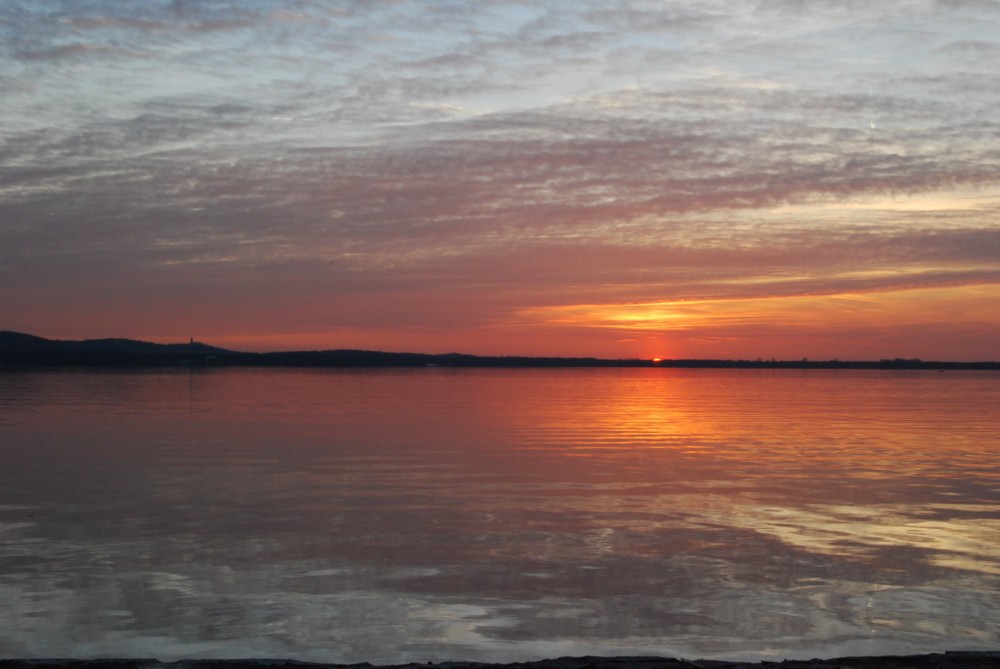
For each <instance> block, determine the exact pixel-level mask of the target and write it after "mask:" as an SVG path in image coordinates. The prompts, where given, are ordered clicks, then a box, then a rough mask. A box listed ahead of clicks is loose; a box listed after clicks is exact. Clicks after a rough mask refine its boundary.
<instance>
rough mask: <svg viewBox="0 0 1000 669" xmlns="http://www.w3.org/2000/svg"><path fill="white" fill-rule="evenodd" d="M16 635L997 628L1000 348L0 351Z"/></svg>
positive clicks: (487, 646) (309, 655) (763, 635)
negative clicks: (461, 356) (636, 352)
mask: <svg viewBox="0 0 1000 669" xmlns="http://www.w3.org/2000/svg"><path fill="white" fill-rule="evenodd" d="M0 458H2V459H0V465H2V469H0V657H4V656H5V657H11V656H25V657H53V656H74V657H93V656H143V657H151V656H153V657H159V658H161V659H178V658H182V657H289V658H297V659H307V660H324V661H333V662H355V661H364V660H370V661H374V662H399V661H426V660H444V659H486V660H516V659H528V658H540V657H552V656H558V655H581V654H596V653H600V654H619V655H621V654H640V653H643V654H665V655H671V656H683V657H721V658H747V659H759V658H770V657H778V658H781V657H790V658H791V657H815V656H825V657H832V656H838V655H849V654H884V653H898V652H925V651H930V650H940V649H985V648H993V649H995V648H997V647H998V646H1000V374H996V373H977V372H961V373H930V372H927V373H924V372H862V371H840V372H825V371H726V370H665V369H644V370H463V371H454V370H445V369H426V370H413V371H399V370H393V371H316V370H305V371H287V370H195V371H193V372H192V371H155V372H149V371H146V372H112V373H100V372H73V371H60V372H29V373H13V372H4V373H0Z"/></svg>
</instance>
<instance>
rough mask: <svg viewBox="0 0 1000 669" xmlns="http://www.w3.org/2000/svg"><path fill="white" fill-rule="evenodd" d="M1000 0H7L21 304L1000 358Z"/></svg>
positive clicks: (499, 336) (471, 342)
mask: <svg viewBox="0 0 1000 669" xmlns="http://www.w3.org/2000/svg"><path fill="white" fill-rule="evenodd" d="M998 64H1000V2H997V1H995V0H878V1H871V0H864V1H860V0H739V1H737V0H728V1H721V0H660V1H653V0H603V1H598V0H533V1H530V2H529V1H518V0H479V1H475V0H465V1H462V2H457V1H451V0H440V1H424V2H418V1H416V0H331V1H329V2H326V1H319V0H238V1H237V0H172V1H166V0H141V1H140V0H115V1H111V0H4V2H2V3H0V91H2V93H0V119H2V121H0V328H2V329H9V330H16V331H21V332H29V333H33V334H37V335H40V336H44V337H50V338H64V339H82V338H99V337H131V338H137V339H145V340H149V341H160V342H171V341H175V342H176V341H187V340H188V338H189V337H194V338H195V339H196V340H198V341H202V342H205V343H209V344H213V345H217V346H224V347H229V348H236V349H239V350H248V351H268V350H299V349H332V348H365V349H379V350H393V351H420V352H428V353H445V352H463V353H473V354H487V355H566V356H578V355H582V356H597V357H605V358H619V357H625V358H631V357H640V358H642V357H653V356H658V357H666V358H744V359H756V358H763V359H770V358H777V359H800V358H804V357H805V358H810V359H833V358H839V359H843V360H869V359H880V358H895V357H905V358H922V359H925V360H1000V67H998Z"/></svg>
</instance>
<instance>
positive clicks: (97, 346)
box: [0, 330, 1000, 370]
mask: <svg viewBox="0 0 1000 669" xmlns="http://www.w3.org/2000/svg"><path fill="white" fill-rule="evenodd" d="M0 365H4V366H22V367H38V366H85V367H87V366H89V367H99V366H135V367H156V366H183V365H197V366H218V367H237V366H239V367H670V368H678V367H683V368H740V369H918V370H919V369H925V370H926V369H929V370H945V369H949V370H975V369H979V370H1000V362H940V361H924V360H917V359H908V358H893V359H883V360H877V361H842V360H690V359H689V360H661V361H655V362H654V361H652V360H643V359H637V358H627V359H604V358H583V357H576V358H563V357H530V356H479V355H469V354H463V353H445V354H431V353H393V352H385V351H367V350H358V349H334V350H325V351H281V352H275V353H246V352H242V351H232V350H229V349H224V348H219V347H216V346H209V345H208V344H203V343H201V342H196V341H194V340H193V339H192V340H191V341H189V342H188V343H177V344H154V343H151V342H145V341H139V340H135V339H120V338H109V339H83V340H57V339H45V338H44V337H39V336H36V335H31V334H25V333H22V332H13V331H10V330H0Z"/></svg>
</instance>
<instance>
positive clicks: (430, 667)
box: [0, 651, 1000, 669]
mask: <svg viewBox="0 0 1000 669" xmlns="http://www.w3.org/2000/svg"><path fill="white" fill-rule="evenodd" d="M390 667H391V669H765V668H766V669H1000V651H955V652H946V653H929V654H925V655H892V656H876V657H841V658H833V659H814V660H783V661H763V662H728V661H722V660H685V659H675V658H665V657H562V658H556V659H551V660H538V661H534V662H511V663H506V664H494V663H487V662H461V661H456V662H438V663H410V664H401V665H382V667H381V669H389V668H390ZM0 669H376V665H372V664H368V663H362V664H323V663H316V662H295V661H286V660H180V661H176V662H160V661H158V660H155V659H103V660H101V659H98V660H70V659H49V660H18V659H6V660H0Z"/></svg>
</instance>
